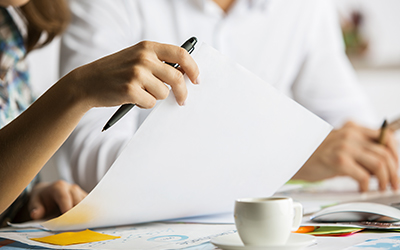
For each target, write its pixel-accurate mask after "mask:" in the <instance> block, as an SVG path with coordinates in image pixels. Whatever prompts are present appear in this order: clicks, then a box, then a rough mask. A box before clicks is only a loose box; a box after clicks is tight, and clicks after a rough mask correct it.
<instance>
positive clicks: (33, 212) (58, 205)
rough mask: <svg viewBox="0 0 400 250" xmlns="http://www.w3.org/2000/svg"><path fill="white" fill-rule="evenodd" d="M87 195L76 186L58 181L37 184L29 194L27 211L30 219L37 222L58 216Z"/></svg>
mask: <svg viewBox="0 0 400 250" xmlns="http://www.w3.org/2000/svg"><path fill="white" fill-rule="evenodd" d="M86 195H87V193H86V192H85V191H83V190H82V189H81V188H80V187H79V186H78V185H76V184H69V183H67V182H65V181H62V180H59V181H56V182H54V183H51V184H50V183H39V184H37V185H35V186H34V187H33V189H32V192H31V194H30V198H29V203H28V211H29V215H30V217H31V219H33V220H39V219H44V218H46V217H49V216H58V215H60V214H63V213H65V212H67V211H68V210H70V209H71V208H73V207H74V206H75V205H77V204H78V203H79V202H80V201H81V200H83V198H85V197H86Z"/></svg>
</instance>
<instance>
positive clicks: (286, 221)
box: [235, 197, 303, 246]
mask: <svg viewBox="0 0 400 250" xmlns="http://www.w3.org/2000/svg"><path fill="white" fill-rule="evenodd" d="M302 217H303V207H302V205H301V204H300V203H298V202H293V200H292V198H290V197H268V198H245V199H238V200H236V202H235V224H236V228H237V231H238V233H239V236H240V238H241V239H242V241H243V243H244V245H248V246H274V245H285V244H286V242H287V240H288V239H289V236H290V233H291V231H295V230H297V229H298V228H299V226H300V223H301V220H302Z"/></svg>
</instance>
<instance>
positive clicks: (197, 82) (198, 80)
mask: <svg viewBox="0 0 400 250" xmlns="http://www.w3.org/2000/svg"><path fill="white" fill-rule="evenodd" d="M195 84H197V85H198V84H200V77H197V79H196V81H195Z"/></svg>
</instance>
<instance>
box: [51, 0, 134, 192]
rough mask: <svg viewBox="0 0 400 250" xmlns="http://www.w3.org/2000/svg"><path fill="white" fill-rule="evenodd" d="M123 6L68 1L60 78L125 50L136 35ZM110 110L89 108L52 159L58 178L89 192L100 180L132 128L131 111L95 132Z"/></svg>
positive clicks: (106, 1) (100, 0)
mask: <svg viewBox="0 0 400 250" xmlns="http://www.w3.org/2000/svg"><path fill="white" fill-rule="evenodd" d="M126 4H127V3H126V2H124V1H119V0H113V1H109V0H96V1H92V0H72V1H70V7H71V10H72V15H73V16H72V20H71V24H70V27H69V28H68V30H67V32H66V33H65V35H64V36H63V38H62V43H61V58H62V59H61V62H60V73H61V74H62V75H64V74H66V73H68V72H69V71H70V70H72V69H74V68H76V67H77V66H80V65H83V64H85V63H88V62H90V61H93V60H96V59H98V58H100V57H103V56H105V55H107V54H110V53H113V52H116V51H119V50H121V49H122V48H124V47H128V46H130V45H131V41H133V40H135V34H136V33H137V34H140V33H141V30H140V25H135V22H136V20H135V18H136V19H138V14H137V13H135V9H136V8H134V7H129V8H127V7H126V6H125V5H126ZM130 4H132V5H134V4H135V2H134V1H131V2H130ZM127 9H129V13H127ZM137 24H138V23H137ZM116 109H117V107H114V108H95V109H92V110H90V111H89V112H88V113H87V114H86V115H85V116H84V117H83V118H82V120H81V121H80V123H79V124H78V126H77V127H76V129H75V130H74V132H73V133H72V134H71V136H70V137H69V138H68V139H67V141H66V142H65V143H64V145H63V146H62V147H61V149H60V150H59V151H58V152H57V154H56V155H55V160H56V162H57V165H58V168H59V172H60V175H61V176H62V178H64V179H66V180H67V181H70V182H75V183H77V184H79V185H80V186H81V187H82V188H83V189H84V190H86V191H90V190H91V189H92V188H93V187H94V186H95V185H96V184H97V183H98V182H99V180H100V179H101V178H102V177H103V176H104V174H105V173H106V172H107V170H108V169H109V168H110V166H111V165H112V163H113V162H114V160H115V159H116V158H117V156H118V154H119V153H120V152H121V150H122V148H123V147H124V145H126V144H127V143H128V141H129V139H130V138H131V137H132V136H133V134H134V132H135V131H136V130H137V127H138V121H137V119H138V118H137V116H138V112H137V110H135V108H134V109H132V110H131V111H130V112H129V113H128V114H127V115H126V116H124V117H123V118H122V119H121V120H120V121H119V122H118V123H116V124H115V125H114V126H113V127H112V128H110V129H109V130H107V131H105V132H101V130H102V128H103V126H104V125H105V123H106V122H107V120H108V119H109V118H110V117H111V116H112V114H113V113H114V112H115V111H116Z"/></svg>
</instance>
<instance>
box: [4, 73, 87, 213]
mask: <svg viewBox="0 0 400 250" xmlns="http://www.w3.org/2000/svg"><path fill="white" fill-rule="evenodd" d="M71 77H72V76H71V74H69V75H67V76H66V77H64V78H63V79H61V80H60V81H59V82H58V83H57V84H55V85H54V86H53V87H52V88H50V89H49V90H48V91H47V92H46V93H45V94H43V95H42V96H41V97H40V98H39V99H38V100H37V101H36V102H35V103H34V104H33V105H32V106H31V107H29V108H28V109H27V110H26V111H25V112H23V113H22V114H21V115H20V116H19V117H17V118H16V119H15V120H14V121H12V122H11V123H9V124H8V125H7V126H5V127H4V128H2V129H1V130H0V159H1V167H0V193H1V194H2V198H1V199H0V213H1V212H3V211H4V210H5V209H6V208H7V207H8V206H9V205H10V204H11V203H12V202H13V200H14V199H15V198H16V197H17V196H18V195H19V194H20V193H21V192H22V190H23V189H24V188H25V187H26V186H27V185H28V184H29V182H30V181H31V180H32V178H33V177H34V176H35V175H36V174H37V173H38V172H39V170H40V169H41V168H42V166H43V165H44V164H45V163H46V162H47V161H48V159H49V158H50V157H51V156H52V155H53V154H54V153H55V152H56V150H57V149H58V148H59V147H60V146H61V144H62V143H63V142H64V141H65V139H66V138H67V137H68V135H69V134H70V133H71V132H72V130H73V129H74V127H75V126H76V124H77V123H78V121H79V119H80V118H81V117H82V116H83V114H84V113H85V112H86V111H87V110H88V109H89V107H88V106H87V105H86V103H85V102H84V101H83V99H82V97H80V96H79V95H78V94H76V93H75V90H74V89H73V84H71V83H70V81H71Z"/></svg>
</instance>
